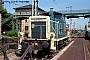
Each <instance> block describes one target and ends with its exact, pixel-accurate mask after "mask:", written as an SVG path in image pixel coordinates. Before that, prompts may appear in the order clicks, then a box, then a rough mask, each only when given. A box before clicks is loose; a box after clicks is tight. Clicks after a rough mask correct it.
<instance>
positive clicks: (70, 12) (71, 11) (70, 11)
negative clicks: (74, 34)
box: [66, 6, 72, 33]
mask: <svg viewBox="0 0 90 60" xmlns="http://www.w3.org/2000/svg"><path fill="white" fill-rule="evenodd" d="M66 8H70V13H71V14H72V6H69V7H66ZM71 30H72V18H70V33H71Z"/></svg>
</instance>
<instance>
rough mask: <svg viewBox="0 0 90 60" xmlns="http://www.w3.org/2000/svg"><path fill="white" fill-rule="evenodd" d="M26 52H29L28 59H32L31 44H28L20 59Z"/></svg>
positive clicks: (21, 59)
mask: <svg viewBox="0 0 90 60" xmlns="http://www.w3.org/2000/svg"><path fill="white" fill-rule="evenodd" d="M28 53H29V54H30V55H29V58H30V60H32V45H29V46H28V47H27V49H26V50H25V52H24V53H23V55H22V56H21V58H20V60H24V58H25V57H26V55H27V54H28Z"/></svg>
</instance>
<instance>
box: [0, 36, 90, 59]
mask: <svg viewBox="0 0 90 60" xmlns="http://www.w3.org/2000/svg"><path fill="white" fill-rule="evenodd" d="M83 37H84V35H82V34H78V35H77V37H73V38H72V41H73V40H74V39H77V38H83ZM83 39H84V38H83ZM69 43H70V42H69ZM69 43H68V44H69ZM85 43H86V44H87V48H88V50H89V52H90V41H89V40H85ZM68 44H67V45H68ZM64 47H65V46H63V47H62V48H61V49H60V50H59V51H61V50H62V49H64ZM59 51H58V52H59ZM58 52H57V53H58ZM57 53H55V54H50V55H48V56H45V57H44V58H43V57H34V58H33V59H32V60H51V59H52V58H53V57H54V56H55V55H57ZM9 54H10V55H8V57H9V59H10V60H12V59H13V60H20V58H21V57H18V56H16V55H15V54H12V53H9ZM0 60H2V59H0ZM21 60H23V59H21ZM24 60H30V59H28V58H27V57H25V59H24Z"/></svg>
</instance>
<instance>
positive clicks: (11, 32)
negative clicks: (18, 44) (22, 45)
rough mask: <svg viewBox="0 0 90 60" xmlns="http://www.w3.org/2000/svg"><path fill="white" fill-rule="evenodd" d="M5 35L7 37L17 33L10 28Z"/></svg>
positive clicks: (14, 35)
mask: <svg viewBox="0 0 90 60" xmlns="http://www.w3.org/2000/svg"><path fill="white" fill-rule="evenodd" d="M6 36H9V37H18V33H17V32H16V30H11V31H7V32H6Z"/></svg>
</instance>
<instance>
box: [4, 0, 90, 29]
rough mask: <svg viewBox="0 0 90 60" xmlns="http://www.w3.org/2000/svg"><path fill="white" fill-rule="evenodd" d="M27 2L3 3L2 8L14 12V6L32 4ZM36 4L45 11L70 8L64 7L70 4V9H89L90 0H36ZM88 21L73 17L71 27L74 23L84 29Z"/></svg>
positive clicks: (67, 21)
mask: <svg viewBox="0 0 90 60" xmlns="http://www.w3.org/2000/svg"><path fill="white" fill-rule="evenodd" d="M4 1H26V0H4ZM27 1H30V2H29V3H19V2H18V3H7V2H5V3H4V8H6V9H7V11H8V12H10V13H14V12H15V11H14V9H13V8H15V7H20V6H25V5H28V4H32V0H27ZM38 1H39V2H38V6H39V7H40V8H42V9H43V10H45V11H49V10H50V8H54V11H63V10H70V8H66V7H69V6H72V10H83V9H90V0H38ZM88 21H89V18H85V19H84V18H73V19H72V29H73V28H74V27H73V25H74V23H75V28H76V29H84V26H85V24H86V23H87V22H88ZM66 23H67V24H70V19H66Z"/></svg>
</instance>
